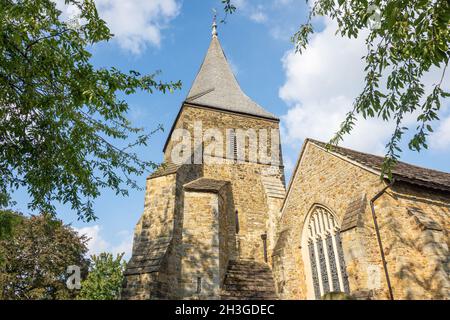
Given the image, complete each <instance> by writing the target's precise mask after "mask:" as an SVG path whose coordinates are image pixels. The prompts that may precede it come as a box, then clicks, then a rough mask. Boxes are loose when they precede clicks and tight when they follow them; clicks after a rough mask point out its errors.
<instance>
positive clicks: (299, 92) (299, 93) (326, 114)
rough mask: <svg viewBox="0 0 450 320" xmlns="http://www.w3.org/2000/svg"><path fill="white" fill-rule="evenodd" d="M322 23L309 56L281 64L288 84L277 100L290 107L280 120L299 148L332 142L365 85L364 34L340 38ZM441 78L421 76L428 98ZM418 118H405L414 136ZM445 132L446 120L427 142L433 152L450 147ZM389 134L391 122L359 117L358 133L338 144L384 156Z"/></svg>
mask: <svg viewBox="0 0 450 320" xmlns="http://www.w3.org/2000/svg"><path fill="white" fill-rule="evenodd" d="M324 22H325V28H324V30H323V31H321V32H319V33H316V34H315V35H314V36H313V37H312V39H311V41H310V43H309V45H308V47H307V50H305V51H304V52H303V53H302V54H296V53H295V52H294V51H293V50H290V51H288V52H286V53H285V55H284V57H283V59H282V63H283V68H284V71H285V75H286V81H285V83H284V85H283V86H282V87H281V88H280V90H279V96H280V98H281V99H282V100H283V101H285V102H286V103H287V104H288V105H289V110H288V112H287V114H285V115H284V116H282V120H283V126H284V127H285V128H284V130H285V132H286V138H287V139H286V142H288V143H289V144H291V145H292V146H294V145H295V146H297V145H298V143H299V142H301V141H302V140H303V139H305V138H307V137H310V138H316V139H319V140H323V141H328V140H329V139H330V138H332V136H333V134H334V133H335V132H336V131H337V130H338V129H339V126H340V124H341V123H342V121H343V120H344V118H345V115H346V113H347V112H348V111H350V110H351V108H352V105H353V102H354V99H355V98H356V96H357V95H358V94H359V93H360V92H361V90H362V86H363V83H364V66H365V61H364V60H362V59H361V58H362V57H363V56H364V55H365V54H366V46H365V37H366V35H367V31H366V32H362V33H361V35H360V37H359V38H357V39H348V38H342V37H340V36H338V35H336V34H335V31H336V23H335V22H333V21H331V20H330V19H328V18H327V19H325V20H324ZM440 72H441V71H440V70H438V69H437V68H435V69H433V70H431V71H430V72H429V73H428V74H426V75H425V76H424V78H423V82H424V84H425V87H426V92H430V88H431V87H432V85H433V84H434V83H436V82H437V81H438V80H439V79H440ZM449 80H450V79H448V77H447V78H446V79H445V80H444V82H443V87H444V88H448V87H449V86H450V81H449ZM382 81H384V79H382ZM447 90H448V89H447ZM446 108H448V103H447V105H445V104H444V106H443V110H442V113H443V112H444V111H445V109H446ZM442 113H441V114H442ZM418 114H419V113H418V111H417V112H415V113H414V114H409V115H407V116H405V119H404V125H405V126H407V127H408V126H411V129H412V130H414V129H415V126H414V125H412V124H414V123H415V121H416V118H417V115H418ZM449 118H450V116H449ZM449 127H450V120H449V119H448V118H447V119H444V121H442V123H441V126H440V127H438V130H437V132H436V134H434V135H432V136H430V140H432V141H431V142H432V143H431V147H434V148H445V147H448V146H450V142H447V141H450V138H448V135H449V133H450V130H449ZM393 130H394V124H393V123H392V121H390V122H389V123H386V122H384V121H382V120H381V119H376V118H370V119H367V120H364V119H363V118H362V117H361V116H359V117H358V120H357V123H356V127H355V128H354V130H353V131H352V132H351V134H350V135H347V136H346V137H345V139H344V142H343V143H342V144H343V145H344V146H347V147H351V148H354V149H357V150H361V151H366V152H370V153H375V154H380V155H383V154H384V153H385V144H386V142H387V141H388V140H389V138H390V136H391V134H392V133H393ZM437 141H439V142H437Z"/></svg>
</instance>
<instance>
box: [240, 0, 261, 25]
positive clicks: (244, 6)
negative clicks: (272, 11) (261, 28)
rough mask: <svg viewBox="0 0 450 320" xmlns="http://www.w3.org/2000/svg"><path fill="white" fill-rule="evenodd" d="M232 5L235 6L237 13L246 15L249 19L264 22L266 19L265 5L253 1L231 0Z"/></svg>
mask: <svg viewBox="0 0 450 320" xmlns="http://www.w3.org/2000/svg"><path fill="white" fill-rule="evenodd" d="M232 3H233V5H234V6H235V7H236V8H237V10H238V12H239V13H242V14H243V15H244V16H246V17H248V18H249V19H250V20H251V21H253V22H256V23H265V22H267V20H268V18H269V17H268V16H267V14H266V12H265V11H266V8H265V6H263V5H261V4H258V5H256V4H255V3H254V2H253V3H250V2H249V1H247V0H233V2H232Z"/></svg>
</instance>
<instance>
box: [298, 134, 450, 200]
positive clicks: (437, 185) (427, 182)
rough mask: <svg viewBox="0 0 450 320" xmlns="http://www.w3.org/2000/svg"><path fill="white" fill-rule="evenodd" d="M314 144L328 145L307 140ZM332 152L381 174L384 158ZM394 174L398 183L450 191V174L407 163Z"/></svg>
mask: <svg viewBox="0 0 450 320" xmlns="http://www.w3.org/2000/svg"><path fill="white" fill-rule="evenodd" d="M307 140H308V141H310V142H312V143H313V144H315V145H317V146H320V147H322V148H326V146H327V144H326V143H324V142H321V141H317V140H313V139H307ZM330 151H331V152H335V153H338V154H340V155H342V156H344V157H346V158H348V159H350V160H353V161H355V162H357V163H359V164H361V165H363V166H366V167H369V168H371V169H372V170H375V171H378V172H380V170H381V166H382V164H383V157H379V156H375V155H373V154H368V153H363V152H359V151H355V150H351V149H347V148H343V147H337V146H333V147H332V149H330ZM392 174H393V176H394V178H395V179H396V180H397V181H405V182H409V183H413V184H417V185H420V186H424V187H428V188H433V189H438V190H444V191H450V173H446V172H442V171H437V170H432V169H427V168H422V167H418V166H415V165H412V164H408V163H405V162H400V161H399V162H398V163H397V165H396V166H395V167H394V169H393V170H392Z"/></svg>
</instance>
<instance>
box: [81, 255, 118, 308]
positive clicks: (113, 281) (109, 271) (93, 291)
mask: <svg viewBox="0 0 450 320" xmlns="http://www.w3.org/2000/svg"><path fill="white" fill-rule="evenodd" d="M122 257H123V253H122V254H118V255H117V256H116V258H114V257H113V255H112V254H111V253H105V252H103V253H100V255H98V256H96V255H93V256H92V257H91V260H92V264H91V268H90V270H89V274H88V276H87V278H86V280H84V281H83V282H82V283H81V291H80V294H79V295H78V297H77V299H83V300H116V299H119V296H120V290H121V288H122V282H123V272H124V271H125V267H126V262H125V261H124V260H122Z"/></svg>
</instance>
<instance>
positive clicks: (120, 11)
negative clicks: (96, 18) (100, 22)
mask: <svg viewBox="0 0 450 320" xmlns="http://www.w3.org/2000/svg"><path fill="white" fill-rule="evenodd" d="M56 1H57V4H58V7H59V8H60V9H62V10H63V11H64V12H65V15H66V16H69V17H70V16H73V15H75V14H76V12H75V11H74V9H73V7H72V8H70V7H69V8H67V6H65V4H64V1H63V0H56ZM95 3H96V5H97V10H98V12H99V15H100V17H101V18H102V19H104V20H105V21H106V22H107V24H108V26H109V28H110V30H111V32H112V33H113V34H114V39H115V41H116V42H117V43H118V44H119V46H120V47H121V48H122V49H125V50H127V51H131V52H132V53H135V54H139V53H141V52H142V51H143V50H144V49H145V48H146V47H147V46H148V45H149V44H150V45H154V46H157V47H158V46H160V44H161V38H162V35H161V30H162V29H164V28H166V27H167V24H168V23H169V22H170V21H171V20H172V19H173V18H175V17H176V16H177V15H178V14H179V12H180V7H181V5H180V3H179V2H178V1H177V0H150V1H149V0H126V1H122V0H95Z"/></svg>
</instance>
